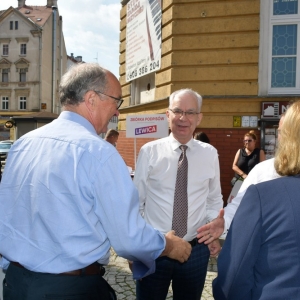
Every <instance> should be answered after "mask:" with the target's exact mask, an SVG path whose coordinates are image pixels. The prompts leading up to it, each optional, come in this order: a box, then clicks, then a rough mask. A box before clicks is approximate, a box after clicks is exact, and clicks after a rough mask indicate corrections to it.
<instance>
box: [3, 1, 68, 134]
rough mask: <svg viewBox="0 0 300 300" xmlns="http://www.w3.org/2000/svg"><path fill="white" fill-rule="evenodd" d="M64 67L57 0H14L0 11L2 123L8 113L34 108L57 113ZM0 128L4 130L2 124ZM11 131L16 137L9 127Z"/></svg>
mask: <svg viewBox="0 0 300 300" xmlns="http://www.w3.org/2000/svg"><path fill="white" fill-rule="evenodd" d="M16 2H17V1H16ZM16 4H17V3H16ZM66 69H67V53H66V47H65V42H64V36H63V32H62V17H61V16H59V11H58V8H57V0H45V5H44V6H28V5H26V1H25V0H18V7H16V8H14V7H12V6H11V7H9V8H8V9H7V10H4V11H0V115H1V121H0V122H1V123H2V124H3V123H5V121H6V120H7V119H9V118H10V117H12V116H22V115H26V114H32V113H34V112H50V113H55V114H58V113H59V112H60V105H59V102H58V85H59V82H60V78H61V76H62V75H63V74H64V73H65V71H66ZM0 129H2V132H5V129H4V128H3V125H2V126H1V128H0ZM0 131H1V130H0ZM11 135H13V136H10V138H11V139H16V137H17V136H16V135H15V133H14V131H13V130H11Z"/></svg>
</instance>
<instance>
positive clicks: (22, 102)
mask: <svg viewBox="0 0 300 300" xmlns="http://www.w3.org/2000/svg"><path fill="white" fill-rule="evenodd" d="M20 109H26V97H20Z"/></svg>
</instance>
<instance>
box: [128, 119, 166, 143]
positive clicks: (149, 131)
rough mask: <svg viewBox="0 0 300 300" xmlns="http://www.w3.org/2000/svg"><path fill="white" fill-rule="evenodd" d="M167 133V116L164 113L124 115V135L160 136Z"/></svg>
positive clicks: (138, 136) (164, 135)
mask: <svg viewBox="0 0 300 300" xmlns="http://www.w3.org/2000/svg"><path fill="white" fill-rule="evenodd" d="M168 135H169V126H168V118H167V116H166V115H165V114H156V115H130V116H127V117H126V137H130V138H162V137H166V136H168Z"/></svg>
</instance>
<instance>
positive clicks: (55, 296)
mask: <svg viewBox="0 0 300 300" xmlns="http://www.w3.org/2000/svg"><path fill="white" fill-rule="evenodd" d="M41 299H52V300H110V299H113V298H111V296H110V286H109V285H108V283H107V282H106V281H105V279H104V278H102V276H101V275H88V276H68V275H55V274H47V273H37V272H32V271H29V270H27V269H24V268H20V267H17V266H15V265H13V264H10V265H9V267H8V269H7V272H6V276H5V279H4V284H3V300H41Z"/></svg>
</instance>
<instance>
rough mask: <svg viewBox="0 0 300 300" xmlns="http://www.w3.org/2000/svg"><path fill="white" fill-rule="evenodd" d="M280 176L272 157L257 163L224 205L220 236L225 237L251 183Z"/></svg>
mask: <svg viewBox="0 0 300 300" xmlns="http://www.w3.org/2000/svg"><path fill="white" fill-rule="evenodd" d="M278 177H280V175H278V174H277V172H276V170H275V168H274V158H271V159H268V160H265V161H263V162H261V163H259V164H257V165H256V166H255V167H254V168H253V169H252V170H251V171H250V173H249V174H248V176H247V177H246V179H245V180H244V181H243V184H242V186H241V188H240V189H239V192H238V194H237V195H236V196H235V197H234V198H233V200H232V202H231V203H229V204H228V205H227V206H226V207H225V215H224V219H225V228H224V233H223V235H222V236H221V238H225V237H226V234H227V232H228V230H229V227H230V225H231V222H232V219H233V217H234V215H235V213H236V210H237V209H238V207H239V205H240V203H241V201H242V198H243V197H244V195H245V193H246V190H247V188H248V187H249V186H250V185H251V184H257V183H260V182H264V181H268V180H272V179H275V178H278Z"/></svg>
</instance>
